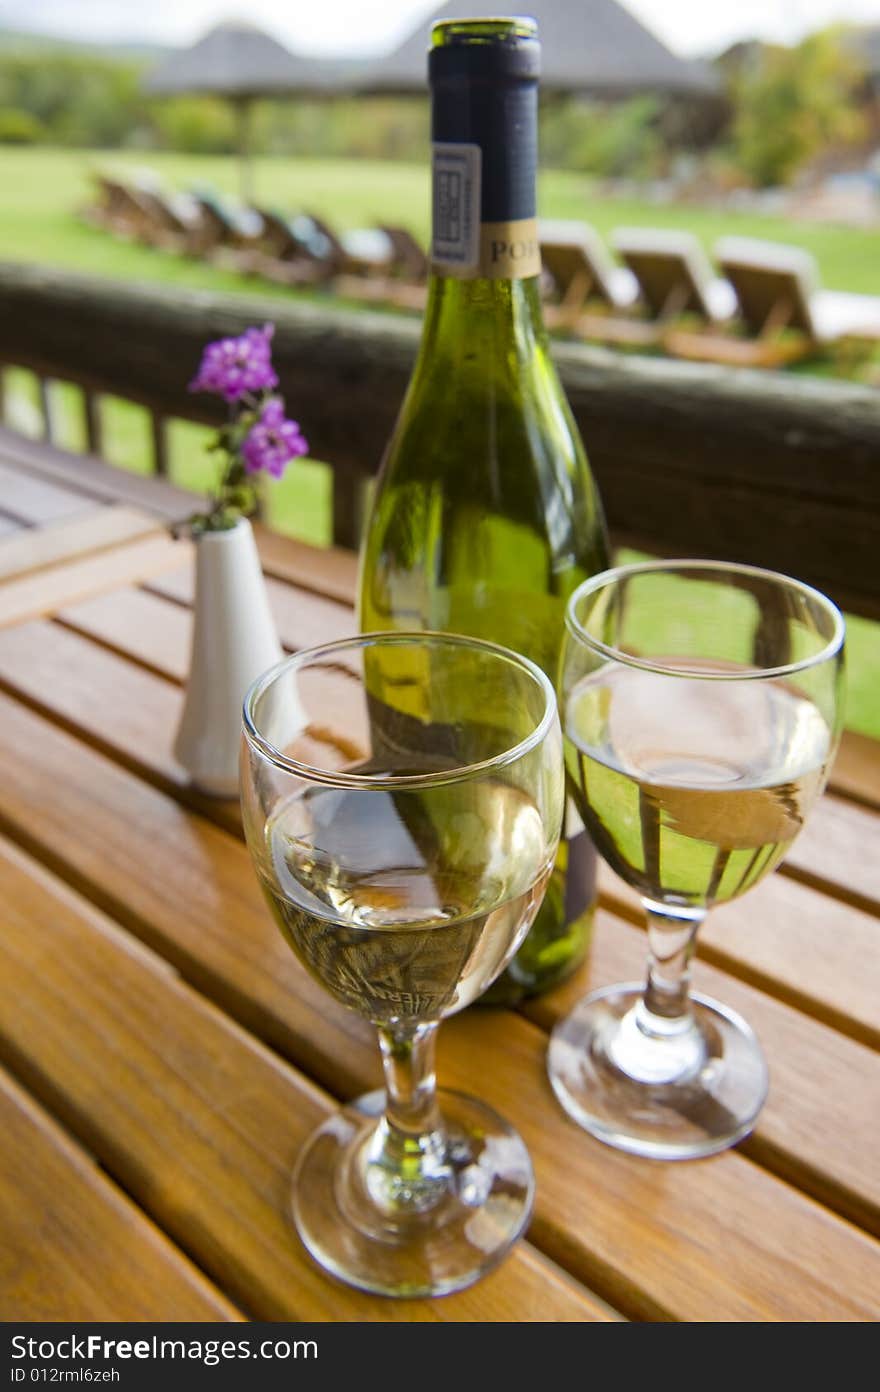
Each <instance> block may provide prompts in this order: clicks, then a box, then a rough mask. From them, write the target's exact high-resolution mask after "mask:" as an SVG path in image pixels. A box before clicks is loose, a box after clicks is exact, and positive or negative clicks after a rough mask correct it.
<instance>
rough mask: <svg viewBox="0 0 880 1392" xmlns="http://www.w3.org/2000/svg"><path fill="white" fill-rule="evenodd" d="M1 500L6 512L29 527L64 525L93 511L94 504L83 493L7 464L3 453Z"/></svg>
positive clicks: (0, 475) (0, 458) (1, 460)
mask: <svg viewBox="0 0 880 1392" xmlns="http://www.w3.org/2000/svg"><path fill="white" fill-rule="evenodd" d="M0 498H2V500H3V511H4V512H5V513H7V514H8V515H9V516H11V517H15V518H16V519H17V520H18V521H19V522H22V523H24V525H25V526H27V527H33V526H37V525H40V524H44V523H47V522H58V521H62V520H64V519H67V518H71V517H77V516H79V515H80V514H81V513H83V512H89V511H93V510H94V503H93V502H92V501H91V500H90V499H89V498H86V497H84V496H83V494H82V493H78V492H76V491H75V490H74V489H71V488H69V487H66V486H65V485H63V484H60V483H51V482H49V481H48V480H47V479H44V478H41V477H40V476H39V475H38V474H30V473H27V472H25V471H24V470H22V469H17V468H15V467H11V466H10V465H9V464H6V463H4V462H3V455H2V452H0Z"/></svg>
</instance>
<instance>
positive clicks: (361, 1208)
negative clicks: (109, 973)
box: [242, 633, 565, 1296]
mask: <svg viewBox="0 0 880 1392" xmlns="http://www.w3.org/2000/svg"><path fill="white" fill-rule="evenodd" d="M564 784H565V777H564V766H563V758H562V733H561V729H560V726H559V719H558V715H557V711H556V697H555V693H554V690H553V686H552V683H551V682H550V681H549V680H548V678H547V677H546V676H545V675H544V673H543V672H542V671H541V670H540V669H539V668H538V667H537V666H535V665H534V664H533V663H532V662H530V661H528V660H527V659H526V658H521V657H519V656H517V655H516V654H515V653H512V652H509V651H507V650H506V649H504V648H499V647H495V646H494V645H492V644H489V643H484V642H479V641H477V640H474V639H468V638H461V637H456V636H449V635H441V634H430V633H429V634H425V633H420V634H407V633H402V634H389V633H384V634H366V635H363V636H361V637H358V638H351V639H344V640H342V641H340V642H336V643H332V644H328V645H327V646H325V647H320V648H314V649H311V650H309V651H305V652H300V653H297V654H296V655H295V656H293V657H291V658H288V659H287V660H286V661H284V662H283V663H281V664H280V665H279V666H277V667H275V668H273V669H272V670H271V671H269V672H268V673H266V674H265V675H264V676H263V677H261V678H260V679H259V680H258V681H257V682H256V683H255V684H254V686H253V687H252V688H251V690H250V692H249V693H248V695H247V697H246V700H245V708H244V736H243V740H242V807H243V815H244V826H245V832H246V835H247V841H248V846H249V848H250V851H251V854H252V857H253V861H254V865H255V867H256V871H257V875H258V878H259V880H260V884H261V886H262V888H263V890H264V892H265V895H266V898H267V900H268V903H269V905H270V907H271V909H272V912H273V914H274V916H275V919H276V921H277V923H278V926H279V927H280V929H281V931H282V933H283V934H284V937H285V938H286V940H287V942H288V943H289V944H290V946H291V947H292V948H293V951H294V952H295V953H296V955H297V957H298V958H299V960H300V961H301V962H302V963H303V965H304V966H305V967H306V968H307V969H308V971H309V972H310V973H311V974H312V975H313V976H314V977H315V978H316V979H317V980H318V981H319V982H320V984H321V985H322V986H323V987H324V988H325V989H326V990H327V991H329V992H330V994H331V995H332V996H334V997H335V998H336V1000H338V1001H341V1002H342V1003H343V1004H344V1005H346V1006H348V1007H349V1008H350V1009H351V1010H354V1011H357V1012H358V1014H360V1015H363V1016H366V1018H367V1019H369V1020H371V1021H372V1022H373V1024H374V1025H375V1026H376V1028H377V1030H378V1033H379V1043H380V1048H381V1054H382V1063H383V1068H384V1075H385V1091H384V1092H376V1093H372V1094H370V1095H368V1096H366V1097H363V1098H361V1099H360V1100H359V1101H358V1102H356V1103H354V1104H353V1105H351V1106H348V1107H346V1108H345V1109H344V1110H343V1111H341V1112H340V1113H338V1114H336V1115H334V1116H332V1117H330V1118H329V1120H328V1121H327V1122H326V1123H325V1124H324V1125H323V1126H321V1127H320V1128H319V1130H318V1131H317V1132H316V1133H315V1134H314V1135H313V1136H312V1137H311V1139H310V1140H309V1141H308V1142H307V1143H306V1145H305V1147H304V1149H303V1151H302V1153H301V1155H300V1158H299V1161H298V1165H297V1168H296V1173H295V1176H294V1185H293V1213H294V1219H295V1223H296V1226H297V1229H298V1231H299V1234H300V1237H301V1238H302V1240H303V1242H304V1244H305V1246H306V1247H307V1248H308V1250H309V1251H310V1252H311V1254H312V1256H313V1257H314V1258H315V1259H316V1260H317V1261H318V1262H319V1263H320V1264H321V1265H322V1266H323V1267H324V1268H325V1269H326V1270H328V1271H329V1272H331V1273H333V1274H334V1275H335V1276H337V1277H339V1278H341V1279H342V1280H344V1281H347V1282H348V1283H350V1284H351V1285H354V1286H357V1287H359V1288H361V1289H364V1290H370V1291H376V1292H379V1293H381V1294H385V1295H398V1296H424V1295H442V1294H444V1293H446V1292H447V1291H453V1290H458V1289H460V1288H461V1287H463V1286H466V1285H468V1284H470V1283H471V1282H472V1281H474V1280H475V1279H476V1278H477V1277H478V1276H480V1275H481V1274H482V1273H483V1272H485V1271H487V1270H488V1269H490V1268H491V1267H492V1266H494V1265H495V1264H496V1263H497V1262H498V1261H499V1260H500V1258H501V1257H502V1256H503V1255H504V1253H505V1252H506V1251H507V1250H508V1249H509V1247H510V1246H511V1244H512V1243H513V1242H514V1241H515V1240H516V1238H517V1237H518V1236H519V1234H520V1233H521V1232H522V1230H523V1228H524V1226H525V1224H526V1222H527V1221H528V1218H529V1214H530V1211H531V1205H532V1197H533V1190H534V1180H533V1175H532V1167H531V1162H530V1160H529V1155H528V1152H527V1150H526V1148H525V1145H524V1144H523V1142H522V1140H521V1139H520V1137H519V1136H518V1135H517V1134H516V1132H515V1131H514V1130H513V1129H512V1128H511V1127H510V1126H509V1125H508V1124H507V1123H506V1122H505V1121H503V1120H502V1119H501V1118H500V1117H498V1116H497V1115H496V1114H495V1113H494V1112H493V1111H491V1110H490V1109H489V1108H488V1107H486V1106H484V1105H483V1104H482V1103H480V1102H477V1101H475V1100H473V1099H472V1098H470V1097H467V1096H464V1095H463V1094H460V1093H454V1092H438V1090H437V1088H436V1083H435V1075H434V1045H435V1038H436V1033H437V1028H438V1025H439V1022H440V1021H441V1020H442V1019H444V1018H445V1017H446V1016H447V1015H451V1014H453V1013H454V1012H456V1011H458V1010H461V1009H463V1008H464V1007H465V1006H467V1005H470V1003H471V1002H472V1001H473V1000H475V999H476V997H477V996H478V995H480V994H481V993H482V992H483V991H484V990H485V989H486V987H487V986H488V985H489V984H490V983H491V982H492V981H494V980H495V978H496V977H497V976H498V974H499V973H500V972H501V971H503V970H504V968H505V966H506V965H507V963H508V962H509V961H510V958H511V957H512V955H513V954H514V952H515V951H516V950H517V948H518V947H519V945H520V943H521V942H522V939H523V937H524V936H525V934H526V932H527V930H528V927H529V924H530V922H531V920H532V918H533V917H534V914H535V912H536V911H537V909H538V906H539V904H540V902H541V897H542V894H543V892H544V888H545V885H546V883H547V879H548V877H549V875H550V873H551V871H552V868H553V864H554V857H555V854H556V849H557V844H558V840H559V833H560V827H561V822H562V809H563V801H564ZM486 1066H487V1067H491V1060H486Z"/></svg>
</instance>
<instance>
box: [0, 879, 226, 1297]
mask: <svg viewBox="0 0 880 1392" xmlns="http://www.w3.org/2000/svg"><path fill="white" fill-rule="evenodd" d="M26 888H27V889H28V891H31V892H32V891H33V890H34V889H36V888H37V886H35V885H32V884H31V882H30V881H29V880H28V883H27V885H26ZM0 1134H2V1136H3V1165H2V1167H0V1228H2V1232H3V1250H2V1254H0V1315H2V1318H3V1319H4V1320H15V1321H18V1320H28V1321H30V1320H235V1319H239V1318H241V1316H240V1315H239V1314H238V1312H237V1311H236V1310H235V1308H234V1306H232V1305H231V1304H230V1303H229V1301H228V1300H227V1299H226V1298H225V1296H223V1295H221V1293H220V1292H219V1291H218V1290H217V1289H216V1288H215V1287H214V1286H212V1285H211V1283H210V1282H209V1281H208V1280H207V1279H206V1278H205V1277H204V1276H203V1275H202V1274H201V1272H199V1271H197V1270H196V1269H195V1267H193V1266H192V1264H191V1263H190V1262H189V1260H188V1259H187V1258H186V1257H184V1256H183V1255H182V1253H181V1252H180V1251H178V1250H177V1249H176V1248H174V1247H173V1246H172V1245H171V1243H170V1242H169V1241H168V1239H167V1238H166V1237H165V1236H164V1235H163V1233H162V1232H161V1231H160V1230H159V1229H158V1228H156V1227H155V1225H154V1224H153V1223H151V1222H150V1220H149V1219H148V1218H146V1217H145V1215H144V1214H143V1213H142V1212H141V1211H140V1209H138V1208H137V1207H136V1206H135V1205H134V1204H133V1203H132V1202H131V1200H130V1199H128V1198H126V1196H125V1195H124V1194H122V1193H121V1192H120V1190H119V1189H117V1188H116V1187H115V1185H113V1184H112V1183H111V1182H110V1180H109V1179H107V1177H106V1175H104V1174H102V1173H101V1171H100V1170H99V1169H98V1167H97V1166H96V1165H95V1164H94V1162H93V1161H92V1160H91V1159H90V1158H89V1157H88V1156H87V1155H86V1154H85V1153H84V1152H83V1151H82V1150H80V1149H79V1148H78V1147H77V1146H76V1145H75V1143H74V1142H73V1141H72V1140H71V1139H70V1137H68V1136H67V1135H65V1133H64V1132H63V1131H62V1130H61V1129H60V1128H59V1127H58V1125H57V1124H56V1123H55V1122H54V1121H53V1120H52V1119H51V1118H50V1117H49V1116H48V1115H47V1114H46V1113H45V1112H44V1111H43V1110H42V1109H41V1108H40V1107H38V1106H37V1104H36V1103H35V1102H34V1101H33V1099H32V1097H30V1095H29V1094H28V1093H26V1092H24V1091H23V1090H22V1089H21V1088H20V1087H19V1086H18V1084H16V1083H15V1082H14V1081H13V1080H12V1079H11V1078H10V1077H9V1075H8V1074H7V1073H6V1072H5V1071H3V1070H2V1069H0Z"/></svg>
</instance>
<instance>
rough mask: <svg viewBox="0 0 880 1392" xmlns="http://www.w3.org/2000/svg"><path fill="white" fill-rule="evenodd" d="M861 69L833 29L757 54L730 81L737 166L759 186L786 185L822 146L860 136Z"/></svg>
mask: <svg viewBox="0 0 880 1392" xmlns="http://www.w3.org/2000/svg"><path fill="white" fill-rule="evenodd" d="M860 76H861V70H860V67H859V64H858V61H857V60H856V58H855V57H854V56H853V54H852V51H851V50H847V49H846V48H845V47H844V45H843V44H842V43H841V41H840V33H839V31H838V30H836V29H825V30H822V31H820V32H819V33H816V34H810V35H809V36H808V37H807V38H806V39H804V40H803V41H802V42H801V43H800V44H798V45H797V46H796V47H795V48H764V49H762V50H761V52H760V55H759V57H758V58H757V60H756V61H755V62H754V63H751V64H749V65H748V67H747V69H746V71H744V72H743V73H742V74H741V75H740V76H739V77H738V78H737V79H735V81H734V102H735V106H736V116H735V118H734V126H733V142H734V152H735V158H736V160H737V163H738V164H739V166H740V167H741V168H742V170H743V171H744V172H745V173H746V174H747V175H748V176H749V178H750V179H751V180H752V182H753V183H755V184H758V185H759V186H761V187H765V188H766V187H770V186H772V185H776V184H784V183H787V182H788V181H789V180H790V179H791V178H792V177H793V176H794V175H795V174H796V173H797V172H798V170H799V169H801V168H802V167H803V166H804V165H805V164H806V163H807V162H808V161H809V160H810V159H812V158H814V156H816V155H817V154H819V152H820V151H822V150H823V149H825V148H827V147H828V146H829V145H847V144H851V143H854V142H856V141H858V140H859V139H860V138H861V137H862V136H863V135H864V133H865V122H864V118H863V116H862V114H861V113H860V111H859V110H858V108H857V105H856V102H855V97H854V92H855V90H856V87H857V84H858V81H859V78H860Z"/></svg>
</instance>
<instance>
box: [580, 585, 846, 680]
mask: <svg viewBox="0 0 880 1392" xmlns="http://www.w3.org/2000/svg"><path fill="white" fill-rule="evenodd" d="M663 570H666V571H668V572H669V573H670V574H674V573H676V572H679V571H689V570H706V571H713V570H714V571H718V572H720V573H723V574H730V573H733V574H736V575H750V576H754V577H755V578H756V579H759V580H767V581H772V582H773V583H774V584H777V585H779V586H781V587H782V586H784V587H787V588H788V589H791V590H796V591H797V592H798V593H799V594H801V595H803V596H805V597H806V598H807V599H810V600H812V601H813V602H814V603H816V604H817V605H818V606H819V607H820V608H821V609H823V610H824V611H825V612H826V613H827V614H828V615H829V616H830V618H831V620H832V624H833V632H832V635H831V637H830V638H829V640H828V642H827V643H826V644H825V646H824V647H823V648H820V650H819V651H818V652H816V653H813V654H812V656H811V657H804V658H800V659H799V660H798V661H797V662H787V663H784V664H782V665H780V666H778V667H739V668H737V669H736V670H734V671H726V672H725V671H720V672H705V671H695V670H694V669H693V668H687V667H677V666H674V665H673V664H672V663H668V662H662V661H658V660H656V659H653V660H652V659H650V658H643V657H636V656H635V655H634V654H632V653H626V652H623V651H622V650H621V649H620V648H615V647H613V646H612V645H611V644H609V643H603V642H602V641H601V639H599V638H595V637H594V636H593V635H592V634H591V633H587V631H586V630H585V628H584V627H583V625H582V624H581V622H580V621H579V619H578V618H577V617H576V615H575V607H576V605H577V604H578V603H579V601H580V600H581V599H583V598H584V597H585V596H586V595H589V594H594V593H596V592H597V591H598V590H601V589H605V588H606V587H607V586H609V585H612V584H616V583H617V582H618V581H619V580H621V579H626V578H628V577H630V576H633V575H642V574H649V573H650V572H652V571H663ZM565 626H566V628H567V629H568V631H569V633H570V634H571V635H572V637H574V638H576V639H577V640H578V641H579V642H581V643H583V644H584V646H585V647H588V648H591V649H592V650H593V651H594V652H597V653H600V654H601V655H602V656H603V657H607V658H609V659H610V660H611V661H613V662H619V663H620V664H621V665H623V666H626V667H637V668H639V669H640V670H641V671H643V672H653V673H655V674H656V675H657V676H665V677H686V678H687V679H688V680H689V681H767V680H770V679H776V678H780V677H788V676H792V675H793V674H794V673H796V672H804V671H806V670H808V669H809V668H811V667H818V666H820V664H821V663H823V662H827V661H828V659H829V658H832V657H834V656H835V655H836V654H837V653H838V652H839V651H840V649H841V647H842V646H843V641H844V635H845V632H846V624H845V622H844V618H843V614H842V613H841V611H840V609H839V608H838V607H837V605H836V604H835V603H834V601H833V600H831V599H829V598H828V596H827V595H825V594H823V593H822V591H821V590H817V589H816V588H815V586H813V585H808V584H807V583H806V582H805V581H803V580H797V579H795V577H794V576H792V575H785V574H783V573H782V572H781V571H777V570H767V569H766V568H765V567H763V566H753V565H746V564H745V563H743V562H741V561H717V560H715V561H713V560H695V559H690V558H688V559H685V560H675V559H671V558H667V559H665V560H664V559H660V560H654V561H632V562H630V563H629V564H627V565H620V566H612V567H611V568H610V569H608V570H603V571H600V572H599V573H598V574H597V575H592V576H590V578H589V579H588V580H584V581H582V583H581V584H580V585H578V587H577V589H576V590H574V591H573V592H572V594H571V596H570V598H569V601H568V604H567V605H566V606H565Z"/></svg>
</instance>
